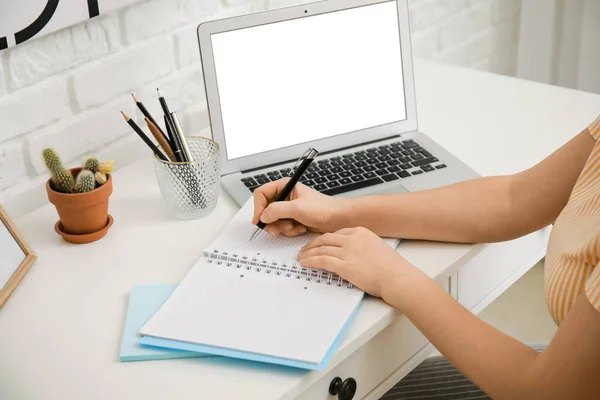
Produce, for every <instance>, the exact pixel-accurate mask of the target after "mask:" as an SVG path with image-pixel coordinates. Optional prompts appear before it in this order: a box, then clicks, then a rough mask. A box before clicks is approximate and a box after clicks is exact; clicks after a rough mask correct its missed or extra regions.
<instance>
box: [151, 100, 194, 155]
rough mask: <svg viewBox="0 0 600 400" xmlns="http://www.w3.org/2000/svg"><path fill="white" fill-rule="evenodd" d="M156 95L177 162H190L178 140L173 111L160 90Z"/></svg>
mask: <svg viewBox="0 0 600 400" xmlns="http://www.w3.org/2000/svg"><path fill="white" fill-rule="evenodd" d="M156 93H157V94H158V101H159V102H160V106H161V107H162V110H163V113H164V114H165V126H166V127H167V133H168V134H169V144H170V145H171V150H173V153H174V154H175V159H176V160H175V161H178V162H185V161H188V160H187V159H186V156H185V153H184V152H183V149H182V148H181V143H180V142H179V140H178V139H179V138H178V137H177V132H176V131H175V126H174V125H173V120H172V119H171V111H169V107H168V106H167V101H166V100H165V98H164V97H163V96H161V94H160V90H158V88H156Z"/></svg>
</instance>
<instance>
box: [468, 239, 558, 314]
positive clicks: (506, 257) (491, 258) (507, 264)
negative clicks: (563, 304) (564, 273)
mask: <svg viewBox="0 0 600 400" xmlns="http://www.w3.org/2000/svg"><path fill="white" fill-rule="evenodd" d="M549 234H550V228H546V229H542V230H540V231H537V232H534V233H531V234H529V235H527V236H523V237H521V238H518V239H515V240H510V241H507V242H502V243H493V244H490V245H488V246H487V247H486V248H485V249H483V251H481V253H479V254H477V255H476V256H475V257H474V258H473V259H472V260H470V261H469V262H468V263H466V264H465V265H464V266H463V267H462V268H461V269H460V270H459V271H458V274H457V275H458V301H459V302H460V303H461V304H462V305H464V306H465V307H466V308H467V309H470V310H472V309H474V308H476V311H474V312H479V311H481V310H482V309H483V308H484V307H485V306H487V305H488V304H489V303H491V301H492V300H493V299H494V298H496V297H498V296H499V295H500V294H501V293H502V292H503V291H504V290H506V288H508V286H510V284H512V283H513V282H514V281H516V280H517V279H518V278H520V277H521V275H523V274H524V273H525V272H527V270H529V268H531V267H533V266H534V265H535V263H537V262H538V261H539V258H540V254H542V255H543V254H545V249H546V246H547V243H548V236H549ZM509 280H510V282H508V281H509ZM503 286H506V287H503ZM496 289H501V290H496ZM482 300H485V301H484V303H485V304H479V303H480V302H482Z"/></svg>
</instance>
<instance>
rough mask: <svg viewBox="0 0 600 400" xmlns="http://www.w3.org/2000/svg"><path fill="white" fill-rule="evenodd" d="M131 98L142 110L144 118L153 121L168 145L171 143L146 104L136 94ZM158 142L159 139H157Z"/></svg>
mask: <svg viewBox="0 0 600 400" xmlns="http://www.w3.org/2000/svg"><path fill="white" fill-rule="evenodd" d="M131 97H133V101H135V104H136V105H137V107H138V108H139V109H140V111H141V112H142V114H144V117H146V118H148V119H149V120H150V121H152V123H153V124H154V126H156V128H157V129H158V131H159V132H160V134H161V135H162V136H163V138H164V139H165V140H166V141H167V143H169V145H170V142H169V138H168V137H167V135H165V133H164V132H163V130H162V129H161V128H160V125H158V123H157V122H156V120H155V119H154V118H153V117H152V114H150V111H148V109H147V108H146V106H145V105H144V103H142V102H141V101H140V100H139V99H138V98H137V97H136V96H135V94H133V93H131ZM157 140H158V139H157Z"/></svg>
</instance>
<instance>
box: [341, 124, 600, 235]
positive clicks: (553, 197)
mask: <svg viewBox="0 0 600 400" xmlns="http://www.w3.org/2000/svg"><path fill="white" fill-rule="evenodd" d="M594 143H595V141H594V139H593V137H592V136H591V135H590V133H589V132H588V130H587V129H586V130H584V131H583V132H581V133H580V134H579V135H577V136H576V137H575V138H573V139H572V140H571V141H569V142H568V143H567V144H565V145H564V146H562V147H561V148H560V149H558V150H557V151H556V152H554V153H553V154H551V155H550V156H549V157H547V158H546V159H544V160H543V161H541V162H540V163H538V164H537V165H535V166H534V167H532V168H530V169H528V170H526V171H523V172H521V173H518V174H515V175H510V176H498V177H486V178H479V179H474V180H471V181H467V182H461V183H457V184H454V185H450V186H445V187H441V188H437V189H432V190H426V191H419V192H414V193H406V194H395V195H376V196H366V197H360V198H356V199H349V200H348V201H347V203H348V205H349V209H350V210H351V211H349V212H345V213H344V215H342V216H341V218H344V219H345V221H344V222H345V224H344V225H345V226H364V227H366V228H368V229H370V230H371V231H373V232H375V233H377V234H378V235H380V236H388V237H401V238H405V239H426V240H439V241H448V242H467V243H481V242H487V243H489V242H498V241H504V240H509V239H513V238H516V237H520V236H523V235H525V234H528V233H530V232H533V231H535V230H537V229H540V228H542V227H544V226H546V225H549V224H550V223H552V222H553V221H554V220H555V219H556V217H557V216H558V214H559V213H560V211H561V210H562V209H563V207H564V206H565V205H566V203H567V201H568V199H569V195H570V193H571V191H572V189H573V186H574V185H575V182H576V180H577V177H578V176H579V174H580V173H581V170H582V169H583V166H584V164H585V162H586V160H587V158H588V157H589V155H590V153H591V151H592V148H593V146H594ZM337 225H338V226H339V225H340V224H337Z"/></svg>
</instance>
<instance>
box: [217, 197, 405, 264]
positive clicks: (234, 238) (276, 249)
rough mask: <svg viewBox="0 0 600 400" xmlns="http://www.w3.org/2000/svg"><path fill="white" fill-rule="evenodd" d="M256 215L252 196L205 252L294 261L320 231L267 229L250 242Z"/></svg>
mask: <svg viewBox="0 0 600 400" xmlns="http://www.w3.org/2000/svg"><path fill="white" fill-rule="evenodd" d="M253 214H254V199H253V198H252V197H250V199H248V201H246V203H245V204H244V205H243V206H242V208H241V209H240V210H239V211H238V213H237V214H236V215H235V217H233V219H232V220H231V222H230V223H229V224H228V225H227V226H226V227H225V229H224V230H223V232H221V233H220V234H219V236H218V237H217V238H216V239H215V240H214V241H213V242H212V243H211V244H210V245H209V246H208V247H207V248H206V252H207V253H210V252H212V251H213V250H215V249H216V250H219V251H221V252H222V251H226V252H228V253H229V254H235V253H237V254H244V255H248V256H257V257H258V258H266V259H268V260H270V261H272V260H274V261H279V262H290V263H295V262H296V261H297V256H298V253H299V252H300V249H301V248H302V246H304V245H306V244H307V243H309V242H310V241H311V240H313V239H314V238H316V237H317V236H319V234H316V233H312V232H307V233H305V234H303V235H300V236H296V237H286V236H283V235H279V236H278V237H274V236H273V235H271V234H269V233H267V232H261V233H260V234H259V235H258V236H257V237H255V238H254V239H252V241H249V239H250V236H251V235H252V233H253V232H254V231H255V230H256V225H253V224H252V216H253ZM384 240H385V241H386V242H387V243H388V244H389V245H390V246H391V247H393V248H396V246H397V245H398V243H399V240H398V239H384Z"/></svg>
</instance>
